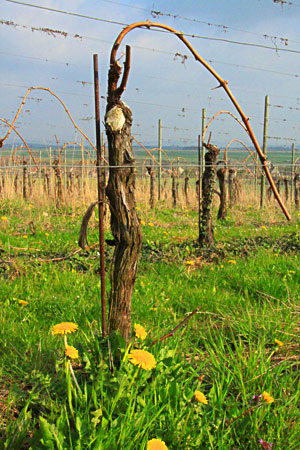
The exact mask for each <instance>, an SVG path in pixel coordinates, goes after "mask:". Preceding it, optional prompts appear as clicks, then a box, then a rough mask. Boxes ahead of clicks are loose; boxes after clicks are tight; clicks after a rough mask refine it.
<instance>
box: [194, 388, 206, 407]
mask: <svg viewBox="0 0 300 450" xmlns="http://www.w3.org/2000/svg"><path fill="white" fill-rule="evenodd" d="M195 400H196V402H199V403H203V405H208V401H207V398H206V397H205V395H204V394H203V393H202V392H200V391H196V392H195Z"/></svg>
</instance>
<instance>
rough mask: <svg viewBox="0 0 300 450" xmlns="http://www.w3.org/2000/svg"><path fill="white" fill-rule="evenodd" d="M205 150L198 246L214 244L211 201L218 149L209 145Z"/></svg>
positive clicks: (206, 145)
mask: <svg viewBox="0 0 300 450" xmlns="http://www.w3.org/2000/svg"><path fill="white" fill-rule="evenodd" d="M204 145H205V147H206V148H207V150H208V151H207V152H206V153H205V170H204V173H203V178H202V204H201V215H200V227H199V244H200V246H205V245H206V246H210V245H211V244H212V243H213V242H214V233H213V227H212V201H213V193H214V183H215V175H216V164H217V160H218V157H219V154H220V149H219V148H218V147H217V146H215V145H211V144H204Z"/></svg>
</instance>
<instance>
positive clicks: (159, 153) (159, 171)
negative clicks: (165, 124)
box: [157, 119, 162, 200]
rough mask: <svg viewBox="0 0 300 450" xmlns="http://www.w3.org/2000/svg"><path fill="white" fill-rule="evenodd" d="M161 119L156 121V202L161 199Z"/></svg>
mask: <svg viewBox="0 0 300 450" xmlns="http://www.w3.org/2000/svg"><path fill="white" fill-rule="evenodd" d="M161 129H162V127H161V119H159V121H158V148H159V150H158V178H157V181H158V200H160V197H161V149H162V134H161Z"/></svg>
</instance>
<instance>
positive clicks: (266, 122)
mask: <svg viewBox="0 0 300 450" xmlns="http://www.w3.org/2000/svg"><path fill="white" fill-rule="evenodd" d="M268 125H269V96H268V95H266V96H265V114H264V136H263V153H264V155H265V157H266V156H267V141H268ZM264 193H265V175H264V173H262V175H261V178H260V209H262V208H263V206H264Z"/></svg>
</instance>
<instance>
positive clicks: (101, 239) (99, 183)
mask: <svg viewBox="0 0 300 450" xmlns="http://www.w3.org/2000/svg"><path fill="white" fill-rule="evenodd" d="M93 58H94V93H95V116H96V124H95V125H96V148H97V187H98V212H99V246H100V281H101V311H102V337H103V338H105V336H106V334H107V328H106V300H105V266H104V227H103V200H104V199H103V189H102V180H101V168H100V165H101V133H100V104H99V71H98V55H93Z"/></svg>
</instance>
